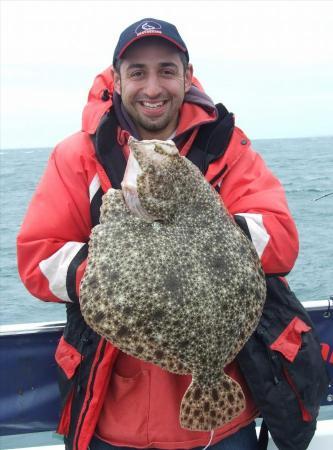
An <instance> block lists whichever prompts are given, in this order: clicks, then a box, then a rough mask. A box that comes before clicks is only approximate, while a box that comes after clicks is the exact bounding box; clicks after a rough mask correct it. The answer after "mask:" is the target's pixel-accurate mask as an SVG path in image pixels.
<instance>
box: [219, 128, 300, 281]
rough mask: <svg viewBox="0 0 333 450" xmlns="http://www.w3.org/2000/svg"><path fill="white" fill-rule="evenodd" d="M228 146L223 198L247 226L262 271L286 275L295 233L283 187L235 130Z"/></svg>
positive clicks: (292, 259)
mask: <svg viewBox="0 0 333 450" xmlns="http://www.w3.org/2000/svg"><path fill="white" fill-rule="evenodd" d="M231 147H232V148H231V154H230V155H229V156H228V157H227V165H228V167H229V169H228V171H227V172H226V174H225V178H224V179H223V182H222V184H221V191H220V193H221V196H222V198H223V201H224V203H225V205H226V207H227V208H228V210H229V211H230V213H231V214H232V215H234V216H235V218H236V220H237V219H239V220H240V221H243V223H244V224H245V226H246V227H247V229H248V230H247V231H248V232H249V234H250V236H251V239H252V242H253V243H254V245H255V247H256V250H257V252H258V254H259V256H260V258H261V262H262V266H263V268H264V270H265V272H266V273H268V274H286V273H288V272H289V271H290V270H291V269H292V267H293V265H294V263H295V261H296V258H297V255H298V234H297V230H296V226H295V223H294V221H293V218H292V217H291V213H290V211H289V208H288V205H287V199H286V195H285V192H284V189H283V187H282V185H281V183H280V182H279V180H278V179H277V178H276V177H275V176H274V175H273V173H272V172H271V171H270V170H269V169H268V168H267V167H266V165H265V163H264V161H263V159H262V158H261V157H260V155H258V154H257V153H255V152H254V151H253V150H252V148H251V145H250V142H249V141H248V140H247V138H246V136H244V134H243V133H242V132H241V131H240V130H238V129H237V130H236V131H235V133H234V137H233V139H232V142H231ZM228 152H229V150H228ZM228 152H227V153H228ZM239 220H237V222H239Z"/></svg>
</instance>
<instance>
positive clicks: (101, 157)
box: [93, 109, 126, 189]
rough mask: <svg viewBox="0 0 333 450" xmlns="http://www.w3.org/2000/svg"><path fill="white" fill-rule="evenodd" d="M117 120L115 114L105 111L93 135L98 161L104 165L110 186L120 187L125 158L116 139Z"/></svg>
mask: <svg viewBox="0 0 333 450" xmlns="http://www.w3.org/2000/svg"><path fill="white" fill-rule="evenodd" d="M117 127H118V122H117V119H116V116H115V114H114V113H113V112H112V109H111V111H109V112H107V113H106V114H105V115H104V116H103V117H102V120H101V122H100V125H99V127H98V129H97V131H96V134H95V135H94V136H93V141H94V144H95V151H96V156H97V159H98V161H99V162H100V163H101V164H102V166H103V167H104V169H105V171H106V173H107V175H108V177H109V179H110V181H111V184H112V187H113V188H114V189H120V188H121V185H120V183H121V182H122V180H123V178H124V173H125V168H126V159H125V156H124V154H123V151H122V148H121V146H120V145H119V144H118V141H117Z"/></svg>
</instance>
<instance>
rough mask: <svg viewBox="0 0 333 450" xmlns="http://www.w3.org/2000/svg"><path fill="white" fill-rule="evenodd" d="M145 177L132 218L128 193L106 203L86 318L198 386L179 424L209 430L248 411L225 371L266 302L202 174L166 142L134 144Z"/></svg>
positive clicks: (243, 244)
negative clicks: (140, 213)
mask: <svg viewBox="0 0 333 450" xmlns="http://www.w3.org/2000/svg"><path fill="white" fill-rule="evenodd" d="M130 147H131V150H132V151H133V153H134V155H135V158H136V159H137V161H138V162H139V165H140V168H141V170H142V174H141V175H140V176H139V177H138V179H137V189H138V196H139V199H140V201H141V204H142V206H143V207H144V208H145V210H146V211H147V212H148V213H149V214H150V215H151V216H153V217H157V218H159V220H158V221H153V222H148V221H145V220H142V219H140V218H138V217H136V216H135V215H133V214H132V213H131V212H130V211H129V209H128V208H127V206H126V204H125V202H124V198H123V195H122V192H121V191H120V190H114V189H110V190H109V191H108V192H107V193H106V194H105V195H104V197H103V204H102V208H101V218H100V224H99V225H97V226H95V227H94V228H93V231H92V234H91V240H90V243H89V255H88V265H87V269H86V272H85V275H84V278H83V280H82V283H81V289H80V302H81V310H82V314H83V316H84V318H85V320H86V322H87V323H88V325H90V326H91V327H92V328H93V329H94V330H95V331H96V332H97V333H99V334H100V335H102V336H104V337H105V338H106V339H108V340H110V341H111V342H112V343H113V344H114V345H115V346H117V347H118V348H120V349H121V350H122V351H124V352H125V353H128V354H130V355H132V356H134V357H137V358H139V359H142V360H145V361H150V362H152V363H154V364H157V365H158V366H160V367H161V368H163V369H166V370H168V371H170V372H173V373H176V374H191V375H192V382H191V384H190V386H189V388H188V389H187V391H186V393H185V395H184V397H183V399H182V403H181V407H180V424H181V426H182V427H183V428H187V429H190V430H212V429H215V428H218V427H220V426H222V425H223V424H225V423H227V422H229V421H231V420H232V419H233V418H235V417H236V416H238V415H239V414H240V413H241V412H242V411H243V410H244V408H245V399H244V395H243V392H242V389H241V387H240V385H239V384H238V383H237V382H236V381H234V380H232V379H231V378H230V377H229V376H227V375H226V374H225V373H224V370H223V368H224V367H225V366H226V365H227V364H228V363H229V362H230V361H232V360H233V359H234V357H235V356H236V355H237V353H238V352H239V351H240V349H241V348H242V347H243V345H244V344H245V342H246V341H247V339H248V338H249V337H250V335H251V333H252V332H253V330H254V329H255V327H256V325H257V323H258V321H259V318H260V315H261V311H262V307H263V304H264V301H265V295H266V283H265V278H264V274H263V271H262V269H261V265H260V262H259V259H258V256H257V253H256V251H255V249H254V247H253V245H252V243H251V242H250V241H249V240H248V238H247V237H246V236H245V235H244V234H243V232H242V231H241V230H240V229H239V228H238V226H237V225H236V224H235V223H234V221H233V220H232V219H231V218H230V216H229V214H228V212H227V211H226V209H225V208H224V206H223V205H222V204H221V200H220V198H219V196H218V195H217V193H216V192H215V191H214V189H213V188H212V187H211V186H210V185H209V184H208V183H207V182H206V180H205V179H204V177H203V176H202V174H201V173H200V171H199V170H198V169H197V168H196V167H195V166H194V165H193V164H192V163H191V162H190V161H189V160H187V159H186V158H185V157H181V156H179V154H178V151H177V149H176V147H174V145H173V144H171V142H170V141H167V142H162V141H157V140H154V141H136V140H131V141H130Z"/></svg>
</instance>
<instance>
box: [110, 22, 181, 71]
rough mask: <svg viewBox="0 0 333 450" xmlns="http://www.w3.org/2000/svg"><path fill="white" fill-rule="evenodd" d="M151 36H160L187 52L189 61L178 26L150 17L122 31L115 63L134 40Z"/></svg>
mask: <svg viewBox="0 0 333 450" xmlns="http://www.w3.org/2000/svg"><path fill="white" fill-rule="evenodd" d="M150 36H158V37H160V38H163V39H166V40H167V41H169V42H171V43H172V44H174V45H175V46H176V47H178V48H179V49H180V50H181V51H182V52H183V53H184V54H185V56H186V58H187V61H189V59H190V58H189V54H188V51H187V48H186V45H185V43H184V41H183V39H182V38H181V36H180V34H179V33H178V30H177V28H176V27H175V26H174V25H172V23H169V22H165V21H163V20H158V19H151V18H148V19H142V20H139V21H138V22H135V23H133V24H132V25H130V26H129V27H127V28H126V29H125V30H124V31H123V32H122V33H121V35H120V36H119V40H118V44H117V46H116V48H115V51H114V54H113V65H115V63H116V61H117V60H118V59H119V58H121V57H122V55H123V54H124V52H125V51H126V50H127V48H128V47H129V46H130V45H131V44H133V42H135V41H138V40H139V39H141V38H147V37H150Z"/></svg>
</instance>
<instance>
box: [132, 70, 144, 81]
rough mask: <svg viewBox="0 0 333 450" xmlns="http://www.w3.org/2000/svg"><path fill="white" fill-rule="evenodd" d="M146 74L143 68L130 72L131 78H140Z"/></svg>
mask: <svg viewBox="0 0 333 450" xmlns="http://www.w3.org/2000/svg"><path fill="white" fill-rule="evenodd" d="M143 75H144V73H143V70H136V71H135V72H131V73H130V78H133V79H138V78H142V77H143Z"/></svg>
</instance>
